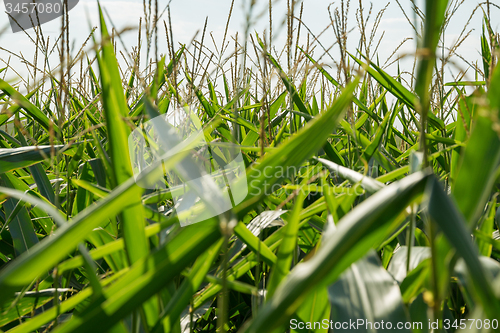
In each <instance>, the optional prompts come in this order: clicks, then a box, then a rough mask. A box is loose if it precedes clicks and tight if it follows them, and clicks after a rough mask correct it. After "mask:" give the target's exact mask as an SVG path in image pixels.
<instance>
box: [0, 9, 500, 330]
mask: <svg viewBox="0 0 500 333" xmlns="http://www.w3.org/2000/svg"><path fill="white" fill-rule="evenodd" d="M252 3H253V2H252ZM361 3H362V2H361V1H360V2H359V12H358V13H361V15H360V21H359V22H358V26H359V27H360V31H361V35H362V36H363V38H362V40H360V42H359V46H358V48H357V49H353V50H348V47H347V45H348V44H347V38H348V35H349V31H348V25H347V23H346V17H347V11H348V8H349V5H351V6H354V5H355V4H354V5H353V4H350V1H341V3H339V4H332V5H330V7H331V8H330V7H328V10H332V13H331V18H332V22H331V24H330V26H329V27H328V28H329V29H333V31H334V33H335V36H336V40H335V41H334V42H333V45H334V46H333V47H335V48H336V49H337V50H338V51H337V52H336V53H335V56H333V55H331V56H330V57H331V60H332V61H333V62H334V63H335V64H336V66H327V65H325V63H324V60H322V58H324V57H328V55H329V54H330V53H331V54H333V51H332V50H331V49H327V48H325V47H324V46H323V45H322V44H321V43H319V41H318V39H317V38H316V36H314V35H313V33H312V32H311V31H310V30H308V29H307V25H306V24H307V22H302V20H301V13H302V7H303V6H304V4H305V6H307V3H305V2H304V3H300V2H296V1H294V0H291V1H290V0H289V1H288V15H287V21H286V22H285V23H284V24H285V27H284V28H285V29H286V30H287V32H286V34H287V42H286V45H285V47H284V49H283V50H277V49H276V47H275V45H274V44H273V39H272V38H273V35H272V32H271V31H264V32H263V33H262V32H254V31H252V30H251V29H250V27H249V28H248V29H247V30H248V31H247V32H248V33H247V35H246V36H244V37H241V36H239V37H238V36H231V38H230V36H227V26H226V34H225V35H224V40H223V41H222V44H220V45H222V47H219V48H217V49H216V50H213V49H211V48H209V47H207V46H206V43H207V40H208V36H206V35H205V30H203V35H202V36H201V38H199V39H193V41H192V42H191V44H189V45H187V44H183V45H174V42H173V37H172V28H171V22H170V19H169V21H168V22H166V23H164V22H160V21H159V20H158V19H157V16H158V3H153V4H152V3H151V2H150V3H149V6H150V8H151V6H152V7H153V8H156V13H155V12H153V13H152V12H151V10H150V12H149V14H148V13H145V22H142V23H141V25H140V26H141V28H140V29H143V32H144V31H145V35H146V40H141V36H142V35H144V33H143V32H141V31H139V34H138V36H139V40H138V45H137V48H134V49H133V50H127V55H126V56H124V57H123V58H124V59H126V60H125V62H123V61H121V60H120V61H119V60H118V59H119V53H121V52H122V51H120V52H118V51H117V47H118V48H119V47H120V38H121V36H120V32H117V31H116V30H115V29H109V24H110V22H109V20H107V19H105V15H103V12H102V11H101V8H100V7H99V18H100V25H99V27H96V28H94V29H93V30H91V31H89V37H88V40H87V41H86V42H85V44H84V45H82V47H81V49H80V50H79V51H78V52H77V53H75V52H73V54H72V52H70V47H69V43H70V36H69V34H66V31H65V29H64V26H63V29H62V31H61V36H60V37H61V38H60V39H59V40H56V41H52V44H50V41H48V40H45V39H44V36H43V31H42V28H41V27H35V28H34V30H33V34H34V36H35V37H34V38H33V42H34V43H36V50H37V51H36V54H35V60H34V61H31V60H30V61H28V60H27V59H25V58H23V60H25V61H26V62H27V63H28V64H30V66H28V68H29V69H30V80H29V82H25V86H22V83H20V82H12V81H8V80H6V76H5V75H6V73H9V74H10V73H12V72H13V69H12V68H11V66H10V65H7V66H6V67H5V68H0V74H2V75H3V79H0V146H1V147H0V227H1V230H0V259H1V260H0V330H1V331H5V332H12V333H14V332H16V333H17V332H49V331H52V332H72V333H73V332H85V333H88V332H154V333H157V332H255V333H260V332H329V331H333V332H347V331H356V332H389V331H395V332H419V333H420V332H498V331H500V329H499V321H500V274H499V273H500V262H499V260H500V235H499V225H500V223H499V221H500V210H498V207H499V205H500V203H499V202H497V201H498V200H499V198H498V194H499V193H500V120H499V119H500V67H499V66H496V64H497V62H498V54H499V52H500V46H499V43H500V35H499V34H498V32H496V31H495V30H494V28H493V27H494V26H495V24H493V23H491V20H492V19H493V17H495V15H496V14H495V13H494V11H495V10H498V9H500V7H498V6H497V5H495V4H494V3H493V2H491V3H490V1H487V2H485V3H482V4H480V5H478V7H477V8H476V10H475V13H470V14H471V15H473V14H478V15H482V20H483V30H482V34H481V44H480V45H481V50H480V56H479V58H478V62H475V63H474V62H472V61H470V62H468V64H469V68H467V69H466V71H468V72H469V74H470V73H473V74H472V75H473V76H474V77H475V80H474V81H467V80H466V79H465V72H466V71H462V72H461V73H460V75H458V76H457V77H454V80H453V81H449V82H446V78H445V70H447V68H448V67H447V66H449V63H450V56H445V55H444V51H443V50H444V46H443V43H444V42H443V40H442V36H443V33H444V31H445V29H446V26H447V24H448V23H449V21H450V20H451V17H452V16H453V14H454V13H455V11H456V9H457V8H458V7H459V6H460V5H461V4H462V3H463V1H459V0H452V1H449V0H434V1H432V0H427V1H425V4H423V6H422V9H420V8H419V7H418V6H417V5H416V4H415V3H414V2H413V1H412V4H413V5H414V7H413V10H414V13H408V16H407V17H409V16H411V15H414V16H415V17H417V16H418V17H419V18H420V22H421V24H420V25H414V26H413V28H414V29H415V34H416V38H417V40H418V42H417V48H416V50H414V54H413V55H412V57H413V58H414V64H413V68H401V69H400V68H399V66H398V75H397V76H391V75H390V74H388V72H387V71H386V70H385V69H384V65H382V64H381V62H380V61H379V59H378V56H377V53H376V49H377V47H376V45H377V41H376V40H375V39H374V34H370V33H368V32H367V31H365V29H366V26H367V24H368V19H367V18H366V16H365V17H363V8H362V5H361ZM398 4H399V2H398ZM146 5H147V4H145V8H146ZM233 5H235V4H234V0H233V3H232V4H231V9H230V13H229V18H230V16H231V11H232V8H233ZM271 6H272V4H271V1H270V2H269V17H270V20H271V19H272V14H271ZM335 6H337V7H335ZM299 7H301V8H300V9H299ZM325 7H326V5H325ZM66 9H67V5H66ZM476 12H477V13H476ZM299 13H300V14H299ZM370 13H371V11H370ZM365 14H366V13H365ZM405 15H406V14H405ZM368 16H369V15H368ZM382 16H383V12H381V13H378V15H376V16H375V18H373V19H372V21H370V24H373V25H374V26H375V27H376V26H377V25H378V23H380V20H381V19H382ZM65 20H66V22H67V20H68V13H67V12H66V13H65V16H63V20H62V22H63V23H64V22H65ZM409 22H410V24H411V20H410V19H409ZM163 23H164V24H163ZM161 29H165V30H164V32H165V34H164V35H162V33H161V32H159V30H161ZM464 30H465V28H464ZM301 34H302V35H301ZM466 37H467V36H466V35H465V34H464V36H463V38H466ZM158 38H164V39H166V40H167V43H168V54H165V55H159V54H158V50H157V43H158ZM302 41H307V42H304V43H302ZM233 42H234V43H233ZM459 43H461V40H460V39H459V40H457V42H456V45H455V46H452V47H451V48H450V49H448V50H447V52H448V53H449V54H452V53H453V51H454V48H455V47H457V46H458V44H459ZM49 44H50V45H49ZM2 49H3V48H2ZM50 50H52V51H54V50H56V51H55V52H58V54H59V60H60V61H59V63H58V64H56V65H52V66H49V65H48V59H49V58H50V52H52V51H50ZM374 50H375V51H374ZM144 54H146V60H147V66H145V67H144V66H142V65H141V63H142V62H141V55H142V57H144ZM122 56H123V54H122ZM37 59H38V60H37ZM52 59H53V57H52ZM142 60H144V59H142ZM388 60H389V59H388ZM397 61H399V59H396V60H394V61H393V62H397ZM5 63H7V62H5ZM37 64H38V65H37ZM40 64H41V65H40ZM2 72H3V73H2ZM404 78H406V79H404ZM158 117H159V118H158ZM165 117H174V118H175V117H177V118H179V119H180V120H181V122H182V121H185V120H186V119H195V121H193V123H194V124H195V125H196V126H195V125H193V124H188V125H186V126H195V127H197V130H198V132H199V137H201V138H202V140H204V142H206V144H207V146H206V148H205V149H207V150H206V151H205V153H208V152H209V154H204V155H203V156H204V157H203V158H204V160H203V162H206V164H207V165H208V170H207V169H206V168H203V167H199V168H194V169H193V168H190V167H187V168H184V165H188V166H192V165H199V163H198V164H197V163H191V164H185V163H186V161H191V162H193V161H194V162H200V160H201V157H200V155H201V153H202V151H201V150H202V149H200V147H199V146H196V145H194V146H188V147H187V148H186V146H185V144H184V145H183V142H184V143H185V142H186V140H184V139H186V136H182V135H181V136H176V135H177V134H172V135H173V136H172V137H175V138H176V140H178V141H176V145H172V146H170V147H168V149H166V150H168V151H169V152H167V153H169V154H168V156H167V155H163V156H162V157H163V158H162V159H161V161H160V162H158V161H156V160H154V159H153V160H151V159H150V160H149V162H148V163H147V165H146V166H144V167H143V168H142V169H141V172H140V173H137V165H134V163H133V160H134V156H133V155H134V153H136V152H137V151H136V150H134V149H133V147H132V148H131V145H130V144H131V141H130V140H131V139H130V138H131V135H132V133H139V135H141V133H143V134H144V136H145V137H146V139H148V133H146V132H147V130H146V127H147V124H148V122H150V121H152V120H153V119H165ZM172 128H173V126H172ZM164 132H168V133H171V132H170V131H168V130H165V131H164ZM176 133H177V132H176ZM163 134H165V133H162V131H160V136H161V135H163ZM169 135H170V134H169ZM141 138H142V137H141ZM146 141H147V140H146ZM153 141H154V140H150V141H148V142H147V143H146V146H147V147H153V146H154V144H155V142H153ZM174 141H175V140H174ZM225 147H229V148H231V149H235V150H236V151H237V152H239V153H240V154H241V161H242V162H241V163H244V164H242V165H244V171H243V173H242V174H241V175H240V176H239V177H236V178H234V179H233V180H234V182H233V183H231V185H230V186H229V185H227V182H228V181H227V176H228V175H226V173H225V172H224V171H222V172H221V173H220V174H219V176H220V177H219V178H221V179H223V180H225V181H226V185H227V186H225V187H224V186H222V187H218V186H214V184H215V182H214V180H213V179H215V177H212V178H210V177H204V175H207V172H208V173H209V172H211V171H213V170H212V169H214V168H215V167H214V166H215V165H221V164H225V163H226V162H227V163H229V162H228V160H229V158H228V156H227V154H225V153H224V148H225ZM139 154H140V153H139ZM140 156H142V155H140ZM165 156H167V157H165ZM155 161H156V162H158V163H156V164H155V163H153V162H155ZM183 163H184V164H183ZM227 165H229V164H227ZM202 176H203V177H202ZM222 176H223V177H222ZM200 177H201V178H200ZM195 178H198V179H200V181H199V183H196V184H198V185H199V186H198V185H196V186H195V185H193V186H192V188H190V190H192V191H193V193H195V194H196V196H198V200H194V199H193V200H192V202H191V205H190V206H189V207H187V208H186V207H185V206H186V204H185V203H186V202H188V199H186V198H184V199H182V200H180V201H179V200H177V196H178V193H179V192H182V191H183V190H184V189H185V187H186V184H184V185H183V181H184V182H186V183H187V180H189V179H195ZM179 184H180V185H179ZM226 196H227V197H230V199H231V202H230V204H231V205H230V208H229V209H226V210H225V209H222V210H221V209H219V210H218V211H217V209H215V208H217V207H221V206H222V205H221V201H222V199H223V198H225V197H226ZM233 198H239V199H238V200H234V199H233ZM182 207H183V208H182ZM214 207H215V208H214ZM181 208H182V209H184V210H182V209H181ZM214 209H215V210H214ZM211 211H217V214H215V213H214V214H212V215H211V217H207V216H208V215H210V214H208V215H207V216H205V217H202V218H199V219H201V221H199V222H197V223H187V225H185V224H184V223H183V222H182V221H183V220H182V219H183V218H184V216H186V214H188V215H189V216H196V214H199V213H200V212H201V213H203V212H211ZM183 214H184V215H183ZM200 216H201V215H200ZM203 216H204V215H203ZM354 323H356V325H354ZM419 324H420V325H419Z"/></svg>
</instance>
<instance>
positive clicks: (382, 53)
mask: <svg viewBox="0 0 500 333" xmlns="http://www.w3.org/2000/svg"><path fill="white" fill-rule="evenodd" d="M250 1H251V0H237V1H235V4H234V8H233V15H232V17H231V20H230V23H229V30H228V35H229V36H234V34H235V33H236V32H239V36H243V35H244V31H245V28H246V25H247V24H246V22H247V15H248V13H249V10H248V8H249V7H250ZM399 2H400V3H401V5H402V6H403V7H404V9H405V10H407V11H408V12H410V10H409V9H410V1H409V0H400V1H399ZM422 2H423V1H417V4H420V3H422ZM100 3H101V5H102V7H103V8H104V9H105V12H106V14H107V15H108V16H107V22H108V25H109V26H114V27H115V28H116V30H117V31H120V30H122V29H123V28H126V27H129V28H134V29H137V26H138V22H139V18H140V17H141V16H144V10H143V3H142V1H137V0H101V2H100ZM168 3H169V2H168V1H166V0H159V8H160V12H161V11H162V9H163V8H165V7H166V6H167V4H168ZM268 3H269V2H268V0H256V5H255V7H254V8H253V10H252V12H251V14H250V17H251V20H250V21H251V27H250V31H251V32H253V31H257V32H259V33H261V32H262V31H263V30H264V29H269V16H268ZM330 3H331V2H330V1H325V0H305V3H304V10H303V19H302V20H303V22H304V24H305V25H307V27H308V28H309V30H310V31H311V32H312V33H314V34H316V35H318V34H319V33H320V32H321V31H323V29H324V28H325V27H326V26H327V25H328V24H329V23H330V18H329V14H328V6H329V4H330ZM361 3H362V4H363V6H364V9H365V10H364V15H365V17H366V15H367V14H368V11H369V7H370V2H368V1H365V0H362V1H361ZM477 3H478V1H476V0H465V2H464V4H463V5H462V6H461V8H460V9H459V11H458V12H457V13H456V15H455V17H454V18H453V20H452V22H451V23H450V25H449V27H448V29H447V31H446V35H445V44H446V45H450V44H451V43H452V42H453V41H454V40H456V39H457V38H458V36H459V34H460V32H461V31H462V29H463V27H464V25H465V22H466V21H467V20H468V18H469V16H470V14H471V13H472V11H473V10H474V8H475V7H476V6H477ZM339 4H340V1H335V3H333V5H332V6H331V8H332V9H333V8H335V7H336V6H339ZM230 5H231V1H230V0H223V1H221V0H212V1H209V0H171V1H170V13H171V19H172V30H173V37H174V41H175V43H176V45H178V43H187V44H189V43H190V41H191V40H192V38H193V37H194V36H195V34H196V33H197V32H198V36H200V35H201V30H202V29H203V26H204V23H205V19H206V18H207V17H208V23H207V39H208V36H209V35H208V33H211V34H212V35H213V39H214V40H215V41H216V44H217V47H220V44H221V42H222V39H223V36H224V30H225V26H226V22H227V17H228V13H229V10H230ZM386 5H387V9H386V11H385V13H384V15H383V19H382V20H381V22H380V25H379V27H378V30H377V31H378V33H377V36H380V35H381V34H382V32H384V37H383V39H382V41H381V43H380V46H379V49H378V51H379V52H378V54H379V58H380V59H382V60H381V61H382V62H384V61H385V59H387V57H389V56H390V55H391V54H392V52H393V51H394V49H395V48H396V47H397V46H398V45H399V44H400V43H401V42H402V41H403V40H404V39H405V38H413V40H410V41H409V42H407V43H406V44H404V46H403V47H402V48H401V49H400V50H399V53H410V54H411V52H412V51H414V50H415V43H414V42H415V33H414V31H413V30H412V28H411V26H410V24H409V22H408V21H407V19H406V18H405V17H404V15H403V14H402V10H401V9H400V7H399V6H398V4H397V2H396V1H391V2H390V3H389V2H386V1H380V0H377V1H374V2H373V11H372V14H371V19H370V21H369V23H368V30H370V29H372V28H373V22H374V20H373V19H374V17H375V16H376V14H377V12H379V11H380V10H381V9H382V8H384V7H385V6H386ZM358 6H359V3H358V1H356V0H353V1H351V5H350V13H349V18H348V27H349V29H351V28H354V30H353V31H352V32H351V33H350V35H349V39H348V40H349V43H348V49H349V51H351V52H355V50H356V47H357V44H358V41H359V33H358V31H357V27H356V18H355V12H356V9H357V8H358ZM299 8H300V7H299V6H296V14H295V15H296V16H298V15H299ZM4 10H5V9H4V7H3V5H0V32H1V31H3V33H0V47H2V48H4V49H7V50H9V51H10V52H11V53H10V54H9V53H7V52H6V51H4V50H1V49H0V68H2V67H5V62H7V61H8V59H9V56H10V57H11V63H12V64H13V65H14V66H13V67H14V68H16V69H17V70H18V74H19V75H20V76H23V75H26V71H25V70H24V69H23V66H22V65H19V60H16V57H15V55H16V54H17V55H19V54H23V55H24V56H26V58H27V59H32V58H33V54H34V46H33V43H32V41H31V38H33V36H34V32H33V29H31V30H27V34H26V33H23V32H18V33H12V31H11V30H10V27H8V26H7V24H8V19H7V14H5V13H4ZM496 11H498V10H496ZM97 14H98V10H97V1H95V0H80V2H79V3H78V5H77V6H76V7H75V8H74V9H73V10H72V11H71V12H70V35H71V38H72V39H71V42H72V44H71V45H72V53H73V54H75V53H76V52H77V51H78V49H79V47H80V45H81V44H82V43H83V41H85V39H87V37H88V34H89V32H90V31H91V28H90V27H91V26H98V15H97ZM497 14H498V13H497ZM285 15H286V0H276V1H273V40H274V41H275V42H276V43H277V44H278V45H283V43H284V41H285V40H286V28H283V24H282V22H283V21H284V19H285ZM163 19H165V20H167V15H166V12H165V13H164V15H163V17H162V18H161V20H163ZM410 19H413V18H412V17H410ZM497 22H498V21H497ZM481 24H482V12H481V10H477V11H476V13H475V15H474V16H473V17H472V19H471V22H470V25H469V29H473V31H472V32H471V34H470V36H469V38H467V40H465V41H464V42H463V43H462V45H461V47H460V48H459V50H458V53H459V54H461V55H462V56H463V57H464V58H465V59H467V60H468V61H476V60H479V59H480V54H479V52H480V41H479V36H480V34H481ZM60 25H61V20H60V19H56V20H54V21H52V22H49V23H46V24H44V25H43V26H42V28H43V32H44V35H45V37H46V38H47V37H48V36H50V39H51V40H55V39H56V38H57V36H58V34H59V31H60ZM4 28H6V29H4ZM494 28H498V25H497V26H496V27H494ZM302 29H303V32H304V31H305V29H304V28H302ZM469 29H468V30H469ZM28 35H30V36H31V38H30V36H28ZM158 36H159V38H158V47H159V52H160V53H165V52H166V39H165V30H164V28H163V24H161V25H160V29H159V35H158ZM198 38H199V37H198ZM240 38H241V37H240ZM377 39H378V38H377ZM122 40H123V42H124V44H125V48H126V49H128V50H130V49H131V48H132V47H135V46H136V45H137V30H135V31H134V30H132V31H128V32H126V33H124V34H123V35H122ZM319 40H320V41H321V43H322V44H323V45H324V46H325V47H326V48H328V47H329V46H330V45H332V43H333V41H334V35H333V31H332V28H331V27H330V28H329V29H328V30H327V31H326V32H325V33H324V34H323V35H322V36H321V37H320V38H319ZM304 41H305V40H304ZM208 44H209V45H212V43H208ZM90 47H91V45H90V44H89V45H87V49H90ZM335 52H337V51H336V49H334V51H332V56H333V57H334V58H335V56H336V53H335ZM396 56H397V55H396ZM143 58H144V57H143ZM393 59H394V58H393ZM412 59H413V58H412V57H411V56H410V57H408V60H407V63H409V64H411V63H412ZM323 60H324V61H326V62H328V58H327V57H325V58H323ZM455 60H456V63H457V66H458V67H454V68H452V69H451V71H450V73H451V74H454V75H456V74H458V72H459V67H460V66H462V67H463V66H464V63H463V61H461V60H460V59H459V58H456V57H455ZM403 64H404V62H403V63H402V67H404V66H403ZM394 68H395V67H394V66H393V67H392V69H391V70H392V71H394V70H395V69H394ZM391 70H390V71H391ZM392 74H395V73H392ZM6 78H7V79H9V80H13V81H15V80H16V74H15V73H14V72H12V71H8V72H7V75H6ZM469 79H474V78H473V77H469Z"/></svg>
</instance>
